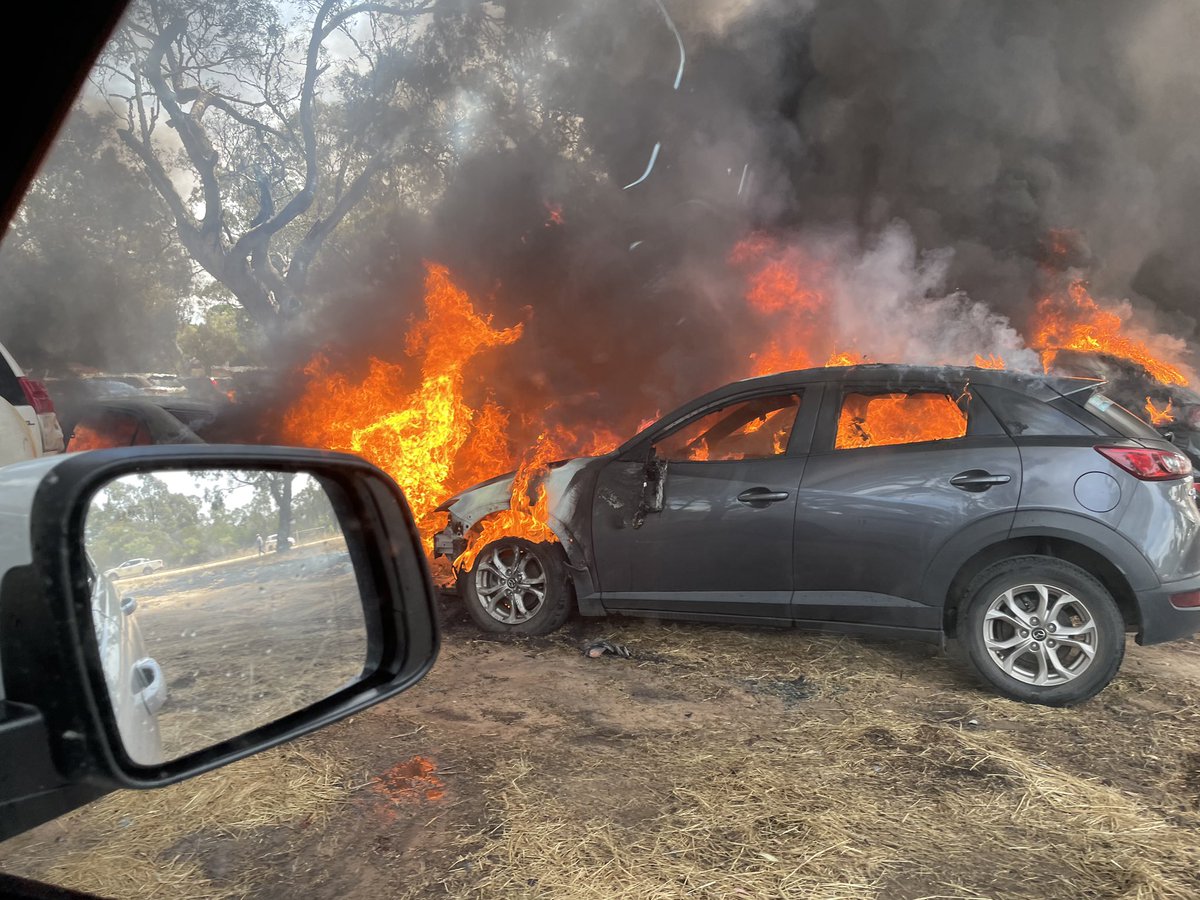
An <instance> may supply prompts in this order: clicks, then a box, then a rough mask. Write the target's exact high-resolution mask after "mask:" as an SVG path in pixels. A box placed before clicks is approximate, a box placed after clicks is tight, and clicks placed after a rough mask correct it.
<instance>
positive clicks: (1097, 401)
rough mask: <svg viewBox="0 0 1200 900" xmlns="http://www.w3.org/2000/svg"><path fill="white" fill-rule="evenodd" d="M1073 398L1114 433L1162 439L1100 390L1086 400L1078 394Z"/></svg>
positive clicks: (1072, 397)
mask: <svg viewBox="0 0 1200 900" xmlns="http://www.w3.org/2000/svg"><path fill="white" fill-rule="evenodd" d="M1071 400H1073V401H1075V403H1076V404H1079V405H1081V406H1082V407H1083V408H1084V409H1085V410H1087V411H1088V412H1089V413H1091V414H1092V415H1093V416H1094V417H1095V418H1097V419H1099V420H1100V421H1101V422H1103V423H1104V424H1105V425H1107V426H1108V428H1109V429H1111V431H1112V433H1115V434H1119V435H1121V436H1122V437H1129V438H1153V439H1155V440H1160V439H1161V438H1162V435H1161V434H1159V433H1158V432H1157V431H1155V430H1154V429H1153V428H1151V427H1150V426H1149V425H1147V424H1146V423H1145V422H1143V421H1142V420H1141V419H1139V418H1138V417H1137V416H1135V415H1134V414H1133V413H1131V412H1130V411H1129V410H1127V409H1126V408H1125V407H1123V406H1122V405H1121V404H1119V403H1117V402H1116V401H1115V400H1113V399H1112V398H1111V397H1107V396H1105V395H1104V394H1102V393H1100V392H1099V391H1094V392H1093V393H1091V394H1090V395H1088V397H1087V399H1086V400H1085V399H1084V398H1083V397H1080V396H1079V395H1077V394H1073V395H1071Z"/></svg>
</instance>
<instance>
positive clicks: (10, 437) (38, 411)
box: [0, 344, 66, 464]
mask: <svg viewBox="0 0 1200 900" xmlns="http://www.w3.org/2000/svg"><path fill="white" fill-rule="evenodd" d="M22 424H23V425H24V428H22V427H21V425H22ZM65 443H66V442H65V440H64V438H63V430H62V426H61V425H60V424H59V421H58V415H57V414H56V413H55V409H54V401H53V400H52V399H51V397H50V394H49V393H48V392H47V390H46V386H45V384H43V383H42V382H41V381H39V380H37V379H36V378H29V377H27V376H26V375H25V372H24V371H23V370H22V369H21V367H20V366H19V365H17V361H16V360H15V359H13V357H12V354H11V353H9V352H8V350H7V349H5V347H4V345H3V344H0V464H7V463H10V462H19V461H21V460H25V459H36V458H37V457H39V456H45V455H49V454H53V453H61V452H62V450H63V447H64V445H65Z"/></svg>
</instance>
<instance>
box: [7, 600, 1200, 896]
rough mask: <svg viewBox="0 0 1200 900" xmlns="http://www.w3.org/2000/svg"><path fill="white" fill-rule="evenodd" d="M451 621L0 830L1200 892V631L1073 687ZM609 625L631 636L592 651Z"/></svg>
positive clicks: (61, 837) (259, 890) (385, 858)
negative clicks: (304, 704)
mask: <svg viewBox="0 0 1200 900" xmlns="http://www.w3.org/2000/svg"><path fill="white" fill-rule="evenodd" d="M445 620H446V626H445V633H444V647H443V651H442V655H441V658H440V659H439V661H438V663H437V665H436V666H435V668H434V670H433V672H432V673H431V674H430V675H429V676H428V677H427V678H426V679H425V681H423V682H422V683H421V684H419V685H418V686H417V687H415V688H414V689H412V690H411V691H409V692H408V693H406V694H403V695H401V696H400V697H398V698H395V699H393V700H392V701H389V702H387V703H384V704H382V705H380V706H377V707H374V708H373V709H371V710H369V711H367V712H366V713H364V714H360V715H358V716H355V717H354V718H353V719H351V720H349V721H345V722H342V723H339V724H338V725H335V726H333V727H331V728H329V729H326V730H324V731H322V732H319V733H317V734H315V735H313V736H311V737H309V738H307V739H304V740H302V741H299V742H296V743H294V744H291V745H288V746H286V747H282V748H278V749H276V750H273V751H269V752H267V753H265V754H261V755H259V756H257V757H253V758H251V759H249V760H245V761H243V762H241V763H237V764H235V765H233V766H230V767H228V768H226V769H223V770H220V771H218V772H214V773H211V774H209V775H206V776H203V777H201V778H199V779H195V780H193V781H191V782H188V783H185V784H182V785H178V786H176V787H173V788H169V789H166V790H163V791H152V792H144V793H137V794H135V793H120V794H114V795H111V796H110V797H107V798H104V799H102V800H100V801H98V802H96V803H94V804H92V805H91V806H89V807H87V808H84V809H81V810H79V811H76V812H75V813H72V814H70V815H67V816H64V817H62V818H61V819H58V820H56V821H55V822H52V823H48V824H47V825H45V826H42V827H41V828H39V829H36V830H35V831H33V832H30V833H27V834H25V835H21V836H18V837H17V838H14V839H12V840H10V841H8V842H6V843H5V844H0V867H2V868H3V869H4V870H6V871H11V872H15V873H18V874H24V875H28V876H31V877H35V878H44V879H46V880H49V881H55V882H58V883H65V884H69V885H71V886H74V887H78V888H82V889H90V890H93V891H96V892H98V893H102V894H107V895H109V896H121V897H126V896H128V897H161V898H174V897H240V896H254V897H266V898H276V897H278V898H292V897H295V896H298V895H299V896H304V897H305V898H308V900H318V898H341V897H413V898H441V897H462V898H468V897H469V898H492V897H529V898H534V897H537V898H546V897H553V898H559V897H561V898H568V897H569V898H574V897H583V898H592V897H594V898H612V897H637V898H672V897H685V896H686V897H711V898H726V897H736V898H742V897H749V898H768V897H770V898H778V897H797V898H799V897H830V898H851V897H853V898H858V897H864V898H868V897H869V898H933V897H939V898H950V897H963V898H977V897H1062V898H1068V897H1069V898H1078V897H1091V898H1100V897H1106V898H1107V897H1128V898H1155V897H1163V898H1176V897H1178V898H1184V897H1196V896H1200V841H1197V834H1200V831H1198V830H1197V826H1200V644H1197V643H1196V642H1192V641H1188V642H1180V643H1176V644H1172V645H1168V646H1163V647H1150V648H1141V647H1137V646H1136V645H1134V644H1133V643H1132V641H1131V642H1130V645H1129V652H1128V656H1127V657H1126V662H1125V666H1124V668H1123V670H1122V673H1121V675H1120V676H1119V678H1118V680H1117V681H1116V682H1115V683H1114V684H1113V685H1112V686H1110V687H1109V688H1108V689H1107V690H1106V691H1105V692H1104V693H1103V694H1101V695H1100V696H1099V697H1098V698H1097V699H1095V700H1093V701H1092V702H1090V703H1088V704H1086V705H1085V706H1083V707H1080V708H1077V709H1072V710H1055V709H1046V708H1041V707H1034V706H1026V705H1022V704H1018V703H1013V702H1010V701H1007V700H1003V699H1000V698H997V697H994V696H992V695H990V694H989V693H987V692H986V691H985V690H984V689H983V688H982V687H981V686H980V685H979V684H978V683H977V682H976V680H975V679H974V678H973V677H972V675H971V674H970V673H969V672H968V670H967V668H966V664H965V662H964V661H962V660H960V659H959V658H958V657H957V656H956V655H955V654H954V652H953V651H952V652H951V653H950V654H949V655H942V654H941V653H940V652H938V651H937V650H936V649H934V648H930V647H925V646H920V645H909V644H898V643H881V642H869V641H865V640H859V639H856V638H844V637H833V636H819V635H812V634H806V633H802V632H795V631H784V630H768V629H749V628H742V629H739V628H733V627H727V626H693V625H676V624H668V623H655V622H644V621H636V620H607V621H606V620H575V621H573V622H572V623H570V624H569V625H568V626H567V628H565V629H564V630H562V631H561V632H559V633H557V634H554V635H551V636H549V637H545V638H533V639H521V640H497V639H492V638H486V637H483V636H481V635H479V634H478V633H477V632H476V631H475V630H474V629H473V628H472V627H471V626H470V625H469V623H468V622H467V621H466V620H465V617H464V616H463V614H462V612H461V609H460V608H459V606H458V604H457V601H451V600H447V601H446V605H445ZM599 637H605V638H608V639H610V640H614V641H617V642H620V643H623V644H626V645H627V646H628V647H629V649H630V650H631V651H632V653H633V658H632V659H628V660H626V659H618V658H610V657H606V658H602V659H588V658H586V657H584V656H583V655H582V654H581V653H580V651H579V648H580V646H581V645H583V644H585V643H586V642H588V641H590V640H593V639H595V638H599Z"/></svg>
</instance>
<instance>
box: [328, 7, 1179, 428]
mask: <svg viewBox="0 0 1200 900" xmlns="http://www.w3.org/2000/svg"><path fill="white" fill-rule="evenodd" d="M664 4H665V7H664V8H665V10H666V14H667V15H669V16H670V18H671V21H672V22H673V23H674V24H675V25H676V26H677V27H678V29H679V31H680V33H681V36H682V39H683V42H684V47H685V50H686V62H685V65H684V71H683V75H682V78H681V79H680V82H679V88H678V89H675V86H674V82H675V79H676V76H677V72H678V65H679V52H678V49H677V46H676V41H675V37H674V35H673V33H672V31H671V29H670V26H669V24H668V21H667V15H664V13H663V10H662V9H660V7H659V6H658V5H657V4H656V3H655V2H653V0H645V2H641V3H620V4H616V3H599V2H573V3H562V4H548V3H532V2H530V3H515V2H514V3H508V4H504V10H505V14H506V16H507V18H508V20H509V21H510V22H511V24H512V25H513V27H514V29H516V28H518V27H519V28H521V29H527V30H528V33H540V34H542V35H544V37H545V41H546V42H547V45H548V46H550V47H552V49H553V53H554V55H555V59H556V60H557V61H559V62H560V63H562V64H557V65H545V66H543V67H541V68H539V69H537V70H536V76H535V77H534V80H533V81H532V82H531V83H530V84H528V88H529V89H530V90H532V91H536V92H538V94H539V96H540V98H541V99H542V102H543V107H544V109H545V110H549V111H553V113H554V117H552V118H551V117H548V118H547V119H546V120H543V121H542V122H541V123H540V124H535V125H531V126H530V127H529V128H528V129H527V130H524V131H522V130H520V129H517V130H516V131H515V132H514V134H513V137H512V139H511V140H509V141H507V142H498V143H497V144H496V145H493V146H489V147H487V148H486V149H479V150H476V151H473V152H472V153H470V154H469V155H468V156H467V157H466V158H464V159H463V160H462V161H461V163H460V164H459V165H457V166H456V168H455V169H454V170H453V171H452V172H451V173H450V176H449V177H448V179H447V184H446V187H445V190H444V192H443V193H441V194H440V195H439V197H438V199H437V202H436V203H435V204H434V205H433V207H432V209H431V210H430V211H429V213H428V215H424V214H422V215H413V214H397V215H395V216H393V217H391V218H390V219H386V220H384V221H374V222H373V223H372V228H371V231H370V234H369V235H366V236H364V238H363V240H362V241H361V242H359V244H358V246H357V251H356V252H354V253H351V254H349V257H348V258H349V259H350V260H351V262H350V264H348V265H347V266H346V267H345V268H341V267H338V266H328V267H327V268H326V271H325V277H326V282H325V283H326V285H327V286H329V288H330V290H331V291H333V292H334V293H337V290H336V289H335V288H334V286H335V285H342V286H344V285H345V284H347V283H348V282H349V281H355V279H348V278H347V271H349V272H352V273H354V275H355V276H358V275H360V274H362V273H370V279H369V281H368V282H366V283H363V282H355V283H356V286H355V288H354V290H353V291H352V292H349V293H353V294H354V297H353V301H351V300H350V299H349V297H348V292H347V291H345V290H344V288H343V289H342V290H341V293H342V294H343V295H344V296H342V297H341V298H339V297H337V296H331V305H330V306H329V307H328V308H329V309H330V310H335V311H336V312H335V314H334V316H333V317H331V318H329V319H325V320H323V322H325V323H332V322H334V321H336V322H339V323H342V325H341V327H336V326H334V325H331V324H323V325H322V328H321V329H320V330H319V331H318V334H319V335H321V336H322V337H323V336H327V335H328V334H329V333H330V332H331V331H333V332H336V333H337V334H339V335H340V336H341V337H342V338H344V339H345V340H344V344H345V346H346V347H347V348H348V355H350V356H355V357H358V358H361V355H362V354H363V353H364V351H369V352H371V353H378V354H381V355H390V358H393V359H398V358H401V353H400V352H399V348H400V346H401V344H402V340H401V337H402V335H403V332H404V330H405V326H406V323H407V322H408V321H409V320H410V319H411V317H412V316H413V315H415V314H416V313H417V309H418V305H419V293H420V292H419V276H420V266H419V260H420V259H421V258H431V259H437V260H439V261H441V262H444V263H446V264H447V265H449V266H450V267H451V269H452V270H453V271H454V272H455V273H456V275H457V276H458V278H459V279H460V280H461V281H462V282H463V284H464V286H465V287H467V288H468V289H469V290H470V291H471V292H472V294H473V295H474V296H475V297H477V298H478V301H479V305H480V306H481V308H484V309H487V310H490V311H491V312H493V313H494V314H495V316H496V321H497V324H498V325H505V326H506V325H509V324H512V323H514V322H517V321H522V322H525V323H526V334H525V337H524V338H523V339H522V341H521V342H520V343H519V344H517V345H514V346H513V347H509V348H503V349H500V350H497V351H494V352H493V353H490V354H489V355H488V356H487V358H486V359H483V360H481V362H480V365H479V367H478V371H477V372H476V376H477V382H476V383H475V385H474V387H473V390H475V391H477V392H478V393H479V394H480V396H482V395H483V394H484V393H487V392H491V393H492V394H494V395H495V396H496V397H497V399H498V400H500V402H502V403H503V404H505V405H508V406H510V407H511V408H513V409H518V410H519V409H527V408H529V407H530V405H531V404H530V400H531V398H534V399H535V400H536V403H535V404H533V405H534V406H535V407H536V408H537V409H539V410H542V409H546V408H549V409H551V410H553V411H554V412H552V413H551V415H557V416H560V417H561V418H562V419H563V420H564V421H567V422H568V423H570V422H590V421H596V420H597V419H605V420H608V421H611V422H612V423H613V424H614V426H618V427H620V428H623V429H625V430H628V429H629V428H630V427H632V425H633V424H636V420H637V419H638V418H640V417H642V416H645V415H649V414H651V413H653V412H654V411H655V410H656V409H664V408H666V407H669V406H671V405H672V404H674V403H676V402H680V401H682V400H684V399H687V398H688V397H689V396H692V395H694V394H696V393H697V392H699V391H702V390H704V389H707V388H710V387H713V386H715V385H716V384H719V383H721V382H722V381H725V380H728V379H729V378H734V377H740V376H741V375H743V374H745V370H746V366H745V360H746V359H747V356H748V354H749V353H752V352H754V350H755V348H756V347H757V346H760V345H761V343H762V342H763V341H764V340H766V339H768V338H769V336H770V323H769V322H764V321H760V320H757V319H755V318H754V317H753V316H752V315H750V314H749V313H748V312H747V310H746V306H745V304H744V302H743V301H742V298H741V290H742V285H741V282H740V281H739V276H738V273H737V272H736V271H735V270H734V268H733V267H731V266H730V264H729V261H728V257H729V252H730V250H731V248H732V247H733V245H734V244H735V242H736V241H737V240H738V239H740V238H742V237H744V236H745V235H746V234H748V233H751V232H753V231H762V232H766V233H768V234H772V235H775V236H779V237H781V238H783V239H784V240H790V241H795V242H798V243H800V244H803V245H805V246H817V247H819V248H825V249H826V250H827V251H828V253H829V255H830V258H831V259H833V260H835V261H836V263H837V264H838V265H840V266H843V267H845V268H846V269H847V270H848V271H850V272H851V274H850V275H848V276H847V278H846V279H845V281H846V284H845V286H844V292H845V294H844V296H845V297H848V298H849V299H848V300H847V301H846V302H847V304H848V305H847V307H846V312H847V315H846V317H845V318H846V321H843V322H842V327H843V328H845V329H846V330H847V331H853V330H854V328H855V326H856V322H855V321H854V319H855V317H858V318H860V319H862V320H863V321H862V322H861V328H862V329H863V331H864V332H869V331H870V330H871V329H872V328H877V327H878V326H880V325H881V324H882V325H883V326H884V328H883V329H882V330H884V331H890V332H895V331H903V330H905V329H912V330H913V334H914V335H915V337H914V338H913V340H910V341H908V342H907V343H905V344H903V345H902V346H903V347H905V348H906V349H908V350H909V351H910V352H916V354H917V355H920V354H919V348H918V350H917V351H912V347H913V345H914V340H915V341H920V340H925V339H926V338H925V335H927V334H934V333H938V332H939V331H940V330H941V328H940V324H939V323H938V322H935V323H933V324H932V325H931V324H930V322H929V321H925V320H927V319H929V318H930V317H939V316H940V317H943V318H944V320H945V322H946V323H951V322H952V321H954V320H957V319H962V318H963V317H964V315H963V310H964V309H966V310H972V311H973V312H971V316H973V317H974V320H979V321H980V322H983V324H982V325H981V326H980V327H983V328H992V327H993V326H995V325H996V322H994V321H992V320H990V319H989V320H987V321H984V318H985V317H984V316H983V311H984V310H987V311H990V312H991V313H994V314H995V315H996V316H999V317H1003V318H1004V319H1007V320H1008V321H1010V322H1011V323H1012V325H1013V326H1014V327H1015V328H1016V329H1017V330H1018V331H1020V330H1021V329H1023V328H1024V327H1025V326H1026V323H1027V319H1028V317H1029V315H1030V312H1031V310H1032V308H1033V305H1034V303H1035V302H1036V299H1037V296H1038V291H1039V290H1040V289H1041V280H1042V278H1043V277H1044V265H1045V263H1046V249H1045V248H1046V241H1047V235H1048V234H1049V233H1050V232H1051V231H1053V230H1057V229H1069V230H1071V231H1072V232H1073V233H1074V237H1073V238H1072V242H1073V247H1074V249H1073V251H1072V254H1071V256H1070V259H1069V260H1065V259H1060V260H1059V263H1058V264H1060V265H1064V266H1065V265H1067V264H1068V263H1070V264H1071V265H1084V266H1085V268H1084V269H1083V271H1082V274H1084V275H1086V277H1088V278H1089V280H1090V283H1091V285H1092V288H1093V291H1094V292H1095V293H1096V294H1097V296H1103V297H1110V298H1114V299H1123V298H1128V299H1129V301H1130V302H1131V304H1132V306H1133V308H1134V310H1135V315H1136V316H1138V317H1143V318H1144V319H1145V321H1146V322H1147V323H1148V324H1149V326H1150V327H1152V328H1156V329H1157V330H1160V331H1165V332H1167V333H1169V334H1172V335H1176V336H1179V337H1182V338H1184V339H1186V340H1191V339H1192V338H1193V337H1194V334H1195V330H1194V329H1195V320H1194V318H1193V317H1194V301H1193V294H1194V289H1195V285H1196V276H1197V275H1200V269H1197V262H1196V254H1195V253H1194V252H1192V250H1191V242H1192V236H1193V235H1194V234H1195V233H1196V229H1195V227H1194V224H1193V221H1192V220H1193V218H1194V217H1195V216H1196V212H1195V211H1196V210H1198V209H1200V204H1198V203H1197V201H1200V152H1198V151H1197V150H1196V149H1195V148H1197V147H1200V141H1197V137H1198V135H1197V134H1196V132H1197V130H1200V125H1197V118H1196V116H1195V111H1196V108H1197V100H1200V63H1197V62H1195V61H1194V58H1195V55H1194V54H1193V53H1192V52H1191V47H1190V46H1189V43H1188V35H1194V34H1195V33H1197V26H1200V9H1196V8H1194V7H1191V6H1189V5H1188V4H1185V3H1171V2H1151V3H1142V4H1130V3H1127V2H1121V0H1068V2H1060V3H1054V4H1049V3H1044V2H1033V0H1025V2H1022V0H1016V2H1005V3H994V2H983V0H978V2H969V0H959V2H951V0H901V2H895V0H888V2H883V0H828V2H815V3H808V4H804V3H793V2H784V0H778V2H776V0H758V2H755V0H749V2H740V3H718V2H715V0H708V2H703V3H690V4H685V3H679V2H668V0H664ZM535 43H536V42H535ZM564 121H569V122H571V123H572V125H571V127H572V128H573V129H574V130H575V132H576V140H575V142H574V143H573V144H571V145H570V146H569V147H564V144H563V143H562V142H561V141H560V140H555V139H551V138H550V137H548V136H547V132H549V131H550V130H553V129H554V128H560V127H561V126H562V123H563V122H564ZM539 129H541V130H539ZM655 145H658V146H659V147H660V150H659V152H658V155H657V158H656V160H655V164H654V167H653V169H652V170H651V172H650V173H649V175H648V176H647V177H646V178H645V179H644V180H642V181H641V182H640V183H637V184H635V185H633V186H632V187H629V188H628V189H626V185H629V184H631V183H633V182H635V181H637V179H638V178H639V177H640V176H641V175H642V174H643V172H644V170H645V169H646V167H647V164H648V161H649V160H650V158H651V155H652V152H653V148H654V147H655ZM551 207H553V208H561V213H562V218H563V224H561V225H558V224H554V223H551V222H548V216H549V212H548V211H549V209H550V208H551ZM888 242H891V243H890V244H889V243H888ZM897 242H898V243H897ZM881 246H883V247H891V248H892V250H891V251H889V252H888V253H885V254H882V255H881V253H880V248H881ZM830 248H832V249H830ZM906 254H908V256H907V257H906ZM883 257H886V259H884V260H883V262H880V260H881V259H883ZM876 264H879V265H885V267H886V269H887V270H886V272H885V273H884V274H885V275H886V277H883V278H882V280H881V279H880V278H876V277H874V274H873V273H867V274H868V275H871V276H872V277H863V274H862V272H860V271H854V270H856V269H861V268H862V267H863V266H870V265H876ZM931 271H933V275H931V274H930V273H931ZM877 283H883V284H884V286H885V287H888V286H890V289H893V290H894V291H895V292H896V297H895V298H893V300H890V301H887V302H886V303H884V304H883V305H882V306H881V307H876V306H875V305H873V304H874V300H873V299H872V298H869V297H867V298H862V297H859V296H852V295H854V294H855V292H860V293H861V292H863V291H870V290H871V289H872V286H873V285H876V284H877ZM948 298H949V299H951V300H953V302H947V300H948ZM965 298H969V301H968V300H967V299H965ZM924 299H928V300H930V301H932V302H931V303H930V304H924V303H922V302H921V301H922V300H924ZM335 303H336V305H333V304H335ZM964 304H965V305H964ZM351 308H353V309H356V310H359V311H358V312H355V313H353V314H349V315H348V314H347V310H348V309H351ZM881 312H882V313H883V314H887V315H890V316H893V317H894V319H893V320H892V321H887V322H883V323H880V322H877V321H869V320H870V319H872V318H875V317H877V314H879V313H881ZM996 321H1000V320H996ZM347 322H349V323H351V324H350V326H349V327H346V326H345V323H347ZM921 323H923V324H921ZM917 325H920V328H917ZM922 329H923V330H922ZM889 346H890V345H889ZM864 349H867V350H870V349H871V347H870V346H869V341H868V346H866V347H865V348H864ZM980 349H981V350H984V351H987V350H990V349H993V348H991V347H980ZM876 352H877V353H886V352H889V351H888V349H887V348H886V347H885V348H883V349H881V350H878V351H876ZM893 352H894V351H893ZM961 361H964V362H967V361H969V360H961Z"/></svg>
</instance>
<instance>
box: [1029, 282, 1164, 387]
mask: <svg viewBox="0 0 1200 900" xmlns="http://www.w3.org/2000/svg"><path fill="white" fill-rule="evenodd" d="M1124 324H1125V322H1124V320H1123V318H1122V317H1121V316H1120V315H1119V314H1118V313H1116V312H1113V311H1112V310H1109V309H1103V308H1101V307H1100V305H1099V304H1098V303H1097V302H1096V301H1095V299H1094V298H1093V297H1092V295H1091V294H1090V293H1089V292H1088V288H1087V283H1086V282H1085V281H1083V280H1082V279H1080V278H1073V279H1071V281H1070V284H1069V285H1068V287H1067V290H1066V291H1065V292H1062V291H1058V292H1055V293H1051V294H1049V295H1047V296H1045V297H1043V298H1042V299H1041V300H1039V301H1038V305H1037V319H1036V325H1035V328H1034V333H1033V337H1032V339H1031V340H1030V345H1031V346H1032V347H1033V348H1034V349H1035V350H1039V351H1041V354H1042V365H1043V367H1044V368H1046V369H1047V371H1048V370H1049V368H1050V366H1051V365H1052V364H1053V363H1054V358H1055V356H1056V355H1057V354H1058V351H1060V350H1082V351H1085V352H1090V353H1106V354H1108V355H1109V356H1115V357H1117V358H1118V359H1126V360H1129V361H1130V362H1134V363H1137V364H1138V365H1140V366H1142V367H1143V368H1144V369H1145V370H1146V371H1147V372H1149V373H1150V375H1151V376H1152V377H1153V378H1154V379H1155V380H1157V381H1160V382H1162V383H1163V384H1180V385H1185V384H1187V379H1186V378H1185V377H1184V375H1183V372H1181V371H1180V370H1179V369H1178V368H1177V367H1176V366H1174V365H1172V364H1171V363H1168V362H1165V361H1163V360H1160V359H1158V358H1156V357H1155V356H1154V355H1153V354H1151V352H1150V350H1149V348H1148V347H1147V346H1146V344H1145V343H1144V342H1142V341H1138V340H1134V339H1133V338H1130V337H1127V336H1125V335H1123V334H1122V333H1121V331H1122V328H1123V327H1124Z"/></svg>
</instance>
